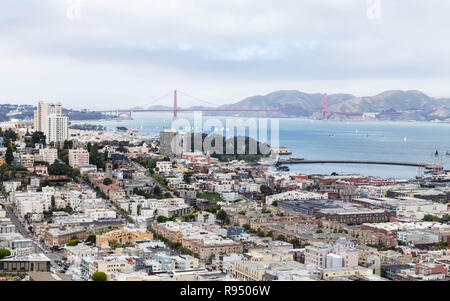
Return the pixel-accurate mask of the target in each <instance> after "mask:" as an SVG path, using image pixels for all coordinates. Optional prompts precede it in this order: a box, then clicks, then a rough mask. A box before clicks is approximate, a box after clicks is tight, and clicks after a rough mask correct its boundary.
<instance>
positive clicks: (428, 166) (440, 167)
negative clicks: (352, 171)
mask: <svg viewBox="0 0 450 301" xmlns="http://www.w3.org/2000/svg"><path fill="white" fill-rule="evenodd" d="M278 164H280V165H288V164H371V165H372V164H376V165H397V166H411V167H421V168H425V169H433V170H435V171H439V170H443V165H442V163H432V164H430V163H414V162H393V161H366V160H304V159H288V160H278Z"/></svg>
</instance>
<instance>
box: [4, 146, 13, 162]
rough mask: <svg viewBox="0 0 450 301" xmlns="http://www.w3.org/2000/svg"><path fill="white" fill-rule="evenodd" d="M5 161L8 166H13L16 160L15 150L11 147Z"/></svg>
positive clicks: (7, 150) (7, 151)
mask: <svg viewBox="0 0 450 301" xmlns="http://www.w3.org/2000/svg"><path fill="white" fill-rule="evenodd" d="M5 160H6V163H7V164H8V165H11V163H12V161H13V160H14V155H13V150H12V148H11V146H8V148H7V149H6V155H5Z"/></svg>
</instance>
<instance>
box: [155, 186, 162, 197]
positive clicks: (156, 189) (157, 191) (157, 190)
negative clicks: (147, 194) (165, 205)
mask: <svg viewBox="0 0 450 301" xmlns="http://www.w3.org/2000/svg"><path fill="white" fill-rule="evenodd" d="M153 194H154V195H160V194H161V188H159V186H158V185H156V186H155V187H154V188H153Z"/></svg>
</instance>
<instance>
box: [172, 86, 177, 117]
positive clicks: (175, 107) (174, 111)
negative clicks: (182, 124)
mask: <svg viewBox="0 0 450 301" xmlns="http://www.w3.org/2000/svg"><path fill="white" fill-rule="evenodd" d="M173 119H177V90H175V91H173Z"/></svg>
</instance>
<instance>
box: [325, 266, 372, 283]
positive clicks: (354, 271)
mask: <svg viewBox="0 0 450 301" xmlns="http://www.w3.org/2000/svg"><path fill="white" fill-rule="evenodd" d="M372 274H373V270H372V269H368V268H364V267H359V266H357V267H342V268H329V269H324V270H323V273H322V279H323V280H333V279H335V278H342V277H350V276H367V275H372Z"/></svg>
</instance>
